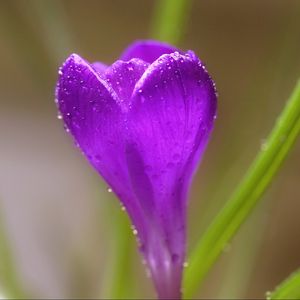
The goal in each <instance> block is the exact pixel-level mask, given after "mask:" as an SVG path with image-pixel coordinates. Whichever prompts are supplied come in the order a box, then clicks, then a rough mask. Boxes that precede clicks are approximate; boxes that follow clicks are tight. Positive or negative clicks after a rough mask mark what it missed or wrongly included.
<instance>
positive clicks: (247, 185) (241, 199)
mask: <svg viewBox="0 0 300 300" xmlns="http://www.w3.org/2000/svg"><path fill="white" fill-rule="evenodd" d="M299 133H300V81H299V82H298V84H297V85H296V88H295V89H294V92H293V93H292V95H291V97H290V99H289V101H288V103H287V105H286V107H285V109H284V110H283V112H282V114H281V115H280V117H279V118H278V120H277V122H276V124H275V127H274V129H273V130H272V132H271V134H270V136H269V138H268V139H267V141H266V142H265V143H264V144H263V145H262V147H261V151H260V152H259V153H258V155H257V157H256V159H255V160H254V162H253V164H252V165H251V167H250V168H249V170H248V172H247V174H246V176H245V177H244V179H243V180H242V182H241V183H240V185H239V186H238V187H237V189H236V190H235V192H234V193H233V195H232V197H231V198H230V199H229V201H228V202H227V204H226V205H225V207H224V208H223V209H222V210H221V211H220V213H219V214H218V215H217V216H216V218H215V220H214V221H213V222H212V224H211V225H210V226H209V228H208V229H207V230H206V232H205V233H204V235H203V236H202V238H201V240H200V241H199V243H198V245H197V246H196V249H195V250H194V252H193V253H192V255H191V257H190V260H189V267H188V268H187V269H186V270H185V277H184V285H183V286H184V295H185V297H186V298H191V296H192V295H193V293H194V292H196V290H197V289H198V287H199V286H200V285H201V283H202V282H203V280H204V278H205V276H206V274H207V272H208V271H209V270H210V269H211V267H212V266H213V264H214V262H215V261H216V259H217V258H218V257H219V255H220V254H221V253H222V251H223V249H224V248H225V247H226V245H227V244H228V242H229V241H230V240H231V238H232V237H233V236H234V235H235V233H236V232H237V230H238V229H239V227H240V226H241V225H242V223H243V222H244V221H245V220H246V219H247V218H248V216H249V215H250V213H251V211H252V209H253V208H254V207H255V205H256V204H257V203H258V201H259V200H260V199H261V197H262V195H263V193H264V192H265V191H266V189H267V187H268V186H269V185H270V183H271V182H272V179H273V178H274V176H275V175H276V173H277V172H278V170H279V169H280V166H281V164H282V162H283V161H284V159H285V158H286V156H287V154H288V153H289V151H290V150H291V149H292V146H293V144H294V142H295V141H296V139H297V137H298V135H299Z"/></svg>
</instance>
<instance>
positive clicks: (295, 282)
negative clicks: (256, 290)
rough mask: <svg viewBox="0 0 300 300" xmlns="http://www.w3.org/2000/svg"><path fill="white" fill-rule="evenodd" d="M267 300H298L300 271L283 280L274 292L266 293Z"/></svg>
mask: <svg viewBox="0 0 300 300" xmlns="http://www.w3.org/2000/svg"><path fill="white" fill-rule="evenodd" d="M266 297H267V300H283V299H300V270H298V271H296V272H295V273H293V274H292V275H290V276H289V277H288V278H287V279H285V280H284V281H283V282H282V283H280V284H279V286H278V287H277V288H276V289H275V291H274V292H271V293H270V292H268V293H267V295H266Z"/></svg>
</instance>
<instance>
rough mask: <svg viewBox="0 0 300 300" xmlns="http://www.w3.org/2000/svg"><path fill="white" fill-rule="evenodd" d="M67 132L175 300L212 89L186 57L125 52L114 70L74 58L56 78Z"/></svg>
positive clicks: (143, 48)
mask: <svg viewBox="0 0 300 300" xmlns="http://www.w3.org/2000/svg"><path fill="white" fill-rule="evenodd" d="M56 98H57V104H58V107H59V111H60V113H61V116H62V117H63V120H64V123H65V127H66V129H67V131H69V132H70V133H71V134H72V135H73V137H74V139H75V141H76V143H77V144H78V145H79V147H80V148H81V150H82V152H83V153H84V154H85V156H86V157H87V158H88V160H89V162H90V163H91V164H92V165H93V167H94V168H95V169H96V170H97V171H98V172H99V174H101V176H102V177H103V178H104V179H105V181H106V182H107V183H108V185H109V186H110V187H111V188H112V190H113V191H114V193H115V194H116V195H117V196H118V197H119V199H120V201H121V202H122V204H123V205H124V207H125V208H126V210H127V212H128V214H129V216H130V218H131V220H132V223H133V224H134V226H135V228H136V230H137V233H138V238H139V243H140V245H139V247H140V251H141V252H142V254H143V256H144V258H145V260H146V262H147V264H148V266H149V269H150V271H151V274H152V278H153V280H154V284H155V287H156V290H157V293H158V295H159V297H160V298H164V299H165V298H180V295H181V292H180V286H181V279H182V270H183V264H184V259H185V245H186V206H187V196H188V190H189V187H190V184H191V180H192V176H193V174H194V172H195V170H196V168H197V166H198V164H199V162H200V160H201V157H202V154H203V151H204V149H205V147H206V144H207V142H208V140H209V136H210V133H211V130H212V127H213V123H214V119H215V114H216V105H217V97H216V91H215V87H214V83H213V81H212V79H211V78H210V76H209V74H208V72H207V71H206V69H205V67H204V65H203V64H202V63H201V62H200V60H199V59H198V58H197V56H196V55H195V54H194V53H193V52H192V51H187V52H186V53H184V52H182V51H180V50H178V49H176V48H174V47H172V46H170V45H167V44H163V43H159V42H156V41H138V42H135V43H134V44H132V45H131V46H129V48H127V50H125V52H124V53H123V54H122V55H121V59H120V60H117V61H116V62H115V63H113V64H112V65H111V66H106V65H104V64H102V63H89V62H87V61H86V60H84V59H83V58H81V57H80V56H78V55H76V54H72V55H71V56H70V57H69V58H68V59H67V60H66V61H65V63H64V64H63V66H62V67H61V68H60V70H59V79H58V84H57V88H56Z"/></svg>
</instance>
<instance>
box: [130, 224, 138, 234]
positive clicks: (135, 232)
mask: <svg viewBox="0 0 300 300" xmlns="http://www.w3.org/2000/svg"><path fill="white" fill-rule="evenodd" d="M131 229H132V233H133V234H134V235H137V234H138V231H137V230H136V228H135V226H134V225H131Z"/></svg>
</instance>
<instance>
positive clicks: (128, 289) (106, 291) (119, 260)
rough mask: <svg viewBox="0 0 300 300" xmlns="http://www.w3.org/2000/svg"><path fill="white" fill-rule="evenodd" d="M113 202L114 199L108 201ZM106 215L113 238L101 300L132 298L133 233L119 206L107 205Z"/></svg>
mask: <svg viewBox="0 0 300 300" xmlns="http://www.w3.org/2000/svg"><path fill="white" fill-rule="evenodd" d="M109 200H115V199H109ZM108 215H109V216H110V222H111V223H112V224H113V226H112V228H111V232H110V235H111V236H112V237H113V238H112V240H111V243H110V246H109V249H111V254H110V255H109V257H108V262H107V267H106V269H105V274H106V275H105V278H104V281H103V286H102V293H101V298H104V299H124V298H130V297H131V296H132V292H133V291H132V288H133V286H132V280H131V279H132V276H131V275H132V274H131V265H132V255H133V251H132V246H133V245H134V240H133V233H132V230H131V228H130V222H129V219H128V217H127V215H126V213H125V212H124V211H121V209H120V206H119V205H112V204H109V205H108ZM107 222H108V221H107Z"/></svg>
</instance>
